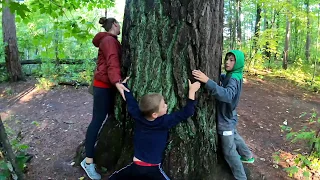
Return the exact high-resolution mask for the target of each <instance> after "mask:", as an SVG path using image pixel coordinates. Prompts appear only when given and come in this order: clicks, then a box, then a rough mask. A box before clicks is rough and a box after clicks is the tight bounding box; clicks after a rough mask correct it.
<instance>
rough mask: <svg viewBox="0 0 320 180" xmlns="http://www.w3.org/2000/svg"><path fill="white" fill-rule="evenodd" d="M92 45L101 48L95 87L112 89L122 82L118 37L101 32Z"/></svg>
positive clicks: (95, 73) (95, 74) (95, 75)
mask: <svg viewBox="0 0 320 180" xmlns="http://www.w3.org/2000/svg"><path fill="white" fill-rule="evenodd" d="M92 43H93V45H94V46H96V47H98V48H99V51H98V61H97V68H96V70H95V72H94V82H93V85H94V86H95V87H100V88H111V87H112V86H113V85H114V84H116V83H117V82H120V81H121V71H120V66H121V65H120V59H121V45H120V42H119V41H118V39H117V36H116V35H113V34H111V33H108V32H99V33H98V34H96V35H95V37H94V38H93V40H92Z"/></svg>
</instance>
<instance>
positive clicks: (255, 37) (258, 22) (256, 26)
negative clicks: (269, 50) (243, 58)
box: [253, 2, 261, 52]
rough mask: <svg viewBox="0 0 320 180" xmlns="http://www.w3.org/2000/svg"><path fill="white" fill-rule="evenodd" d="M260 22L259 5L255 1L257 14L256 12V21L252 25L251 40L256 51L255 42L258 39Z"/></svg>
mask: <svg viewBox="0 0 320 180" xmlns="http://www.w3.org/2000/svg"><path fill="white" fill-rule="evenodd" d="M260 24H261V6H260V4H258V2H257V14H256V23H255V26H254V40H253V49H254V52H257V50H258V47H257V42H258V39H259V31H260Z"/></svg>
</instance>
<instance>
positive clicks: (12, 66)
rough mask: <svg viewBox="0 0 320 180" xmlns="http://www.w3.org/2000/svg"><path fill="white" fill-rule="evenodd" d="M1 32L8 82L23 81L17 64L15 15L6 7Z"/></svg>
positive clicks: (18, 63) (19, 65)
mask: <svg viewBox="0 0 320 180" xmlns="http://www.w3.org/2000/svg"><path fill="white" fill-rule="evenodd" d="M7 2H8V1H7ZM2 30H3V42H4V44H5V48H4V51H5V60H6V68H7V71H8V74H9V78H10V81H18V80H24V76H23V73H22V70H21V64H20V62H19V52H18V45H17V36H16V25H15V15H14V14H12V13H11V12H10V9H9V8H8V7H4V8H3V11H2Z"/></svg>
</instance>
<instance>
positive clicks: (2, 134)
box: [0, 116, 24, 180]
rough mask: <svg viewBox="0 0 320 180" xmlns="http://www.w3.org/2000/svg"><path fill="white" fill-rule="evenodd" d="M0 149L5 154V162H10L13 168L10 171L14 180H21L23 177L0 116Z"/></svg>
mask: <svg viewBox="0 0 320 180" xmlns="http://www.w3.org/2000/svg"><path fill="white" fill-rule="evenodd" d="M0 148H1V149H3V151H4V153H5V159H6V161H7V162H10V163H11V165H12V167H13V169H12V170H10V172H11V175H12V176H13V177H15V178H18V180H23V179H24V175H23V173H22V171H21V169H19V167H18V164H17V162H16V156H15V154H14V152H13V150H12V147H11V144H10V142H9V138H8V136H7V133H6V130H5V128H4V124H3V122H2V120H1V116H0Z"/></svg>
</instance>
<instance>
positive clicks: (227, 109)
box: [192, 50, 254, 180]
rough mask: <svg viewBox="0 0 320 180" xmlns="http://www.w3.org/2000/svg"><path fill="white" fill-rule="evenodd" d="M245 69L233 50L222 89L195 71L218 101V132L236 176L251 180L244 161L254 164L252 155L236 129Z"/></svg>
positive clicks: (195, 76) (194, 73) (198, 78)
mask: <svg viewBox="0 0 320 180" xmlns="http://www.w3.org/2000/svg"><path fill="white" fill-rule="evenodd" d="M243 67H244V54H243V52H241V51H239V50H231V51H229V52H228V53H227V54H226V57H225V70H226V72H227V74H225V75H221V77H220V81H221V86H219V85H218V84H217V83H216V82H214V81H212V80H211V79H209V78H208V77H207V75H205V74H204V73H202V72H201V71H199V70H193V71H192V74H193V76H194V78H195V79H196V80H199V81H200V82H202V83H205V84H206V88H207V89H208V90H209V92H210V94H211V95H212V96H214V97H215V98H216V100H217V103H218V110H217V113H218V124H217V129H218V134H219V136H220V138H221V143H222V151H223V154H224V158H225V159H226V161H227V163H228V164H229V166H230V168H231V170H232V173H233V176H234V177H235V178H236V179H237V180H246V179H247V176H246V174H245V171H244V168H243V164H242V163H241V161H242V162H244V163H253V162H254V158H253V156H252V153H251V151H250V150H249V148H248V147H247V145H246V144H245V142H244V140H243V139H242V137H241V136H240V135H239V133H238V132H237V129H236V125H237V123H238V117H237V111H236V107H237V105H238V102H239V99H240V94H241V90H242V83H243ZM239 155H240V157H239Z"/></svg>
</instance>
